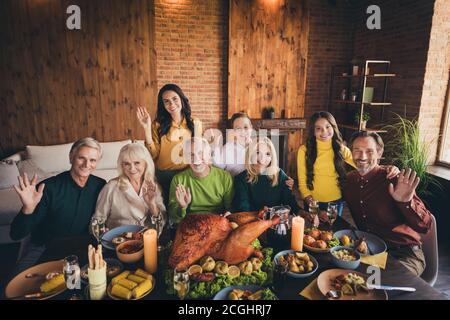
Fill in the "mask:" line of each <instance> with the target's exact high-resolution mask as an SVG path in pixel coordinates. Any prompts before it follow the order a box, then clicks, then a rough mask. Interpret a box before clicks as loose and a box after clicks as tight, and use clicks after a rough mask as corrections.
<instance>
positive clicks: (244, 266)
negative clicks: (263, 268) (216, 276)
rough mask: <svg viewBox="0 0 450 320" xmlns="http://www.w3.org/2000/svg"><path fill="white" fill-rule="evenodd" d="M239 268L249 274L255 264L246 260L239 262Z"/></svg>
mask: <svg viewBox="0 0 450 320" xmlns="http://www.w3.org/2000/svg"><path fill="white" fill-rule="evenodd" d="M239 270H241V273H243V274H246V275H249V274H251V273H252V272H253V264H252V263H251V262H250V261H244V262H241V263H239Z"/></svg>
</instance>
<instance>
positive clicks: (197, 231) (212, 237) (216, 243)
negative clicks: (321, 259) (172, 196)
mask: <svg viewBox="0 0 450 320" xmlns="http://www.w3.org/2000/svg"><path fill="white" fill-rule="evenodd" d="M263 213H264V212H256V211H255V212H240V213H235V214H231V215H229V216H227V217H226V218H225V217H222V216H219V215H216V214H190V215H188V216H187V217H186V218H184V219H183V221H181V223H180V224H179V225H178V228H177V232H176V235H175V240H174V243H173V249H172V253H171V255H170V257H169V265H170V266H171V267H172V268H175V269H177V270H183V269H186V268H187V267H189V266H190V265H192V264H194V263H195V262H196V261H197V260H199V259H200V258H202V257H203V256H212V257H213V258H214V259H215V260H222V261H225V262H227V263H228V264H237V263H239V262H242V261H244V260H246V259H248V258H249V257H250V256H251V255H252V254H254V252H255V249H254V248H253V246H252V245H251V243H252V242H253V241H254V240H255V239H256V238H258V237H259V236H260V235H261V234H262V233H263V232H264V231H266V230H267V229H268V228H270V227H271V226H273V225H276V224H278V223H279V222H280V218H279V217H278V216H274V217H273V218H272V219H271V220H261V219H258V217H261V215H262V214H263ZM230 222H235V223H237V224H238V225H239V226H238V227H237V228H236V229H234V230H233V229H232V227H231V225H230Z"/></svg>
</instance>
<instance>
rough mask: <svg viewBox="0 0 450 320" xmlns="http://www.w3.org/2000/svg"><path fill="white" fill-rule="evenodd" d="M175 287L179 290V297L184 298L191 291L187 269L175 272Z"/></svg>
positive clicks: (175, 270)
mask: <svg viewBox="0 0 450 320" xmlns="http://www.w3.org/2000/svg"><path fill="white" fill-rule="evenodd" d="M173 288H174V289H175V291H176V292H177V295H178V298H180V300H183V299H184V298H185V297H186V295H187V294H188V292H189V273H188V272H187V271H186V270H183V271H177V269H174V273H173Z"/></svg>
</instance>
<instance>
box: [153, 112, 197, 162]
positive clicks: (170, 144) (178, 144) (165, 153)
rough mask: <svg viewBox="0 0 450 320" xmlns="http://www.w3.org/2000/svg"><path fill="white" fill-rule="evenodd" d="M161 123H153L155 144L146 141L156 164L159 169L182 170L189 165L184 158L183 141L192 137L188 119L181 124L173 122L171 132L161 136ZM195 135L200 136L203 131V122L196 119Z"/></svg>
mask: <svg viewBox="0 0 450 320" xmlns="http://www.w3.org/2000/svg"><path fill="white" fill-rule="evenodd" d="M159 127H160V124H159V123H158V122H157V121H156V120H154V121H153V123H152V138H153V144H151V145H149V144H147V143H146V146H147V149H148V150H149V151H150V154H151V155H152V158H153V160H154V161H155V166H156V168H157V169H159V170H182V169H185V168H186V167H187V164H185V163H184V162H183V161H182V160H183V159H182V156H183V154H182V147H183V142H184V141H185V140H187V139H189V138H190V137H191V131H190V130H189V128H188V126H187V123H186V119H183V121H182V122H181V124H180V125H177V124H176V123H175V122H172V126H171V127H170V129H169V132H168V133H167V134H165V135H163V136H160V135H159V133H158V129H159ZM194 128H195V129H194V130H195V135H196V136H200V137H201V135H202V133H203V130H202V122H201V121H200V120H197V119H194Z"/></svg>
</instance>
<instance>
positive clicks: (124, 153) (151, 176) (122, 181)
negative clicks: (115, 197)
mask: <svg viewBox="0 0 450 320" xmlns="http://www.w3.org/2000/svg"><path fill="white" fill-rule="evenodd" d="M126 160H129V161H133V160H144V161H145V163H146V164H147V165H146V167H145V171H144V183H145V182H153V183H155V184H156V181H155V163H154V162H153V159H152V157H151V155H150V152H148V150H147V148H146V147H145V146H144V145H143V144H141V143H139V142H132V143H129V144H127V145H125V146H123V147H122V149H120V153H119V157H118V158H117V171H118V172H119V176H118V178H117V179H118V183H117V185H118V186H119V189H120V190H122V191H124V190H126V189H128V188H129V187H130V186H131V183H130V180H129V179H128V177H127V176H126V174H125V173H124V172H123V169H122V163H123V162H124V161H126Z"/></svg>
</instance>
